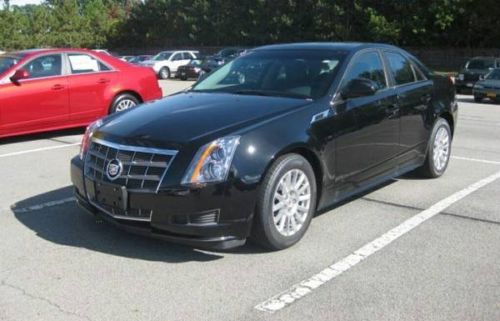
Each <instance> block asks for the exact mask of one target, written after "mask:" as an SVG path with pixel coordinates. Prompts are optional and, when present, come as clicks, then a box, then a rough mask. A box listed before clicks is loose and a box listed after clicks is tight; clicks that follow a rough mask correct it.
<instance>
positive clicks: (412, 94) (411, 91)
mask: <svg viewBox="0 0 500 321" xmlns="http://www.w3.org/2000/svg"><path fill="white" fill-rule="evenodd" d="M384 55H385V57H386V60H387V65H388V68H389V70H390V74H391V78H392V79H391V82H392V83H393V85H394V89H395V91H396V94H397V98H398V104H399V107H400V114H401V135H400V144H399V150H398V153H400V154H404V155H403V156H402V158H401V161H402V162H405V161H407V160H410V159H414V158H422V157H425V152H426V148H427V140H428V138H429V135H430V130H431V127H430V126H428V125H426V123H427V120H428V119H430V118H432V115H429V111H430V110H432V109H431V108H429V104H430V102H431V98H432V92H433V82H432V80H429V79H427V78H426V77H425V75H424V74H423V72H422V71H421V70H420V69H418V67H417V66H416V65H415V64H414V63H412V62H411V60H410V59H408V58H407V57H405V56H404V55H403V54H402V53H400V52H396V51H385V52H384Z"/></svg>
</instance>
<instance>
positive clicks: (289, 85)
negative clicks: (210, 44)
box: [192, 50, 346, 99]
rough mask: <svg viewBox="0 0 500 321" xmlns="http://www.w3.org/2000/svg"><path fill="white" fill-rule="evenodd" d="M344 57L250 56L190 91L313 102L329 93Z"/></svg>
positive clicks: (304, 54)
mask: <svg viewBox="0 0 500 321" xmlns="http://www.w3.org/2000/svg"><path fill="white" fill-rule="evenodd" d="M345 55H346V53H344V52H339V51H336V52H332V51H307V50H283V51H277V50H272V51H271V50H269V51H260V52H252V53H250V54H248V55H245V56H243V57H240V58H238V59H236V60H233V61H231V62H230V63H228V64H227V65H225V66H223V67H221V68H220V69H218V70H217V71H215V72H214V73H213V74H211V75H210V76H208V77H207V78H205V79H203V80H202V81H200V82H199V83H197V84H196V85H195V86H194V87H193V88H192V91H195V92H221V93H233V94H241V95H245V94H247V95H262V96H278V97H279V96H281V97H292V98H302V99H304V98H312V99H316V98H320V97H322V96H324V95H326V93H327V92H328V89H329V88H330V85H331V84H332V81H333V79H334V78H335V76H336V74H337V71H338V67H339V66H340V65H341V63H342V61H343V59H344V57H345Z"/></svg>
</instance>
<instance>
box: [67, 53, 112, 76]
mask: <svg viewBox="0 0 500 321" xmlns="http://www.w3.org/2000/svg"><path fill="white" fill-rule="evenodd" d="M68 59H69V65H70V67H71V73H72V74H85V73H90V72H99V71H106V70H109V68H108V67H107V66H106V65H104V64H103V63H102V62H100V61H99V60H97V59H95V58H94V57H92V56H89V55H86V54H68Z"/></svg>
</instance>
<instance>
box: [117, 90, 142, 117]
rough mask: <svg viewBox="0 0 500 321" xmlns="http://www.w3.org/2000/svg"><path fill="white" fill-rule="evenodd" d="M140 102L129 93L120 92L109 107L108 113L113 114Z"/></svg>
mask: <svg viewBox="0 0 500 321" xmlns="http://www.w3.org/2000/svg"><path fill="white" fill-rule="evenodd" d="M139 104H140V101H139V99H137V97H135V96H134V95H131V94H121V95H118V96H116V98H115V99H114V100H113V103H112V104H111V107H110V108H109V113H110V114H114V113H118V112H122V111H124V110H127V109H130V108H132V107H135V106H137V105H139Z"/></svg>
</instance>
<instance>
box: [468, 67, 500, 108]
mask: <svg viewBox="0 0 500 321" xmlns="http://www.w3.org/2000/svg"><path fill="white" fill-rule="evenodd" d="M472 94H473V95H474V101H475V102H481V101H483V99H484V98H489V99H490V100H492V101H494V102H500V69H498V68H497V69H493V70H492V71H490V72H489V73H488V74H486V76H484V77H483V79H481V80H478V81H477V82H476V84H475V85H474V88H473V89H472Z"/></svg>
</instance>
